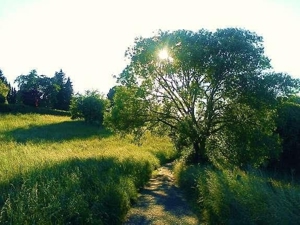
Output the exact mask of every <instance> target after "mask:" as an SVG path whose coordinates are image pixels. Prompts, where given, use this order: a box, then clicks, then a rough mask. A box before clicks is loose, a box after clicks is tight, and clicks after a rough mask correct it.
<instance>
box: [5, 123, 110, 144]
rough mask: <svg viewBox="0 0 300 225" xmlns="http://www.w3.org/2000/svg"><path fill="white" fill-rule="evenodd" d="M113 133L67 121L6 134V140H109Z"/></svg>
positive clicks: (23, 141)
mask: <svg viewBox="0 0 300 225" xmlns="http://www.w3.org/2000/svg"><path fill="white" fill-rule="evenodd" d="M110 135H112V133H111V132H110V131H108V130H106V129H105V128H103V127H99V126H95V125H91V124H87V123H85V122H83V121H65V122H61V123H55V124H48V125H31V126H29V127H26V128H17V129H14V130H10V131H7V132H5V133H4V136H5V139H6V140H12V141H16V142H19V143H26V142H29V141H30V142H60V141H66V140H75V139H86V138H89V137H92V136H97V137H98V138H107V137H109V136H110Z"/></svg>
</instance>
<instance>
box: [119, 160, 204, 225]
mask: <svg viewBox="0 0 300 225" xmlns="http://www.w3.org/2000/svg"><path fill="white" fill-rule="evenodd" d="M171 167H172V165H171V164H167V165H165V166H163V167H160V168H159V169H158V173H157V174H156V175H154V176H153V177H152V178H151V179H150V181H149V183H148V184H147V185H146V187H145V188H144V189H143V190H142V191H141V195H140V197H139V199H138V202H137V204H136V205H134V206H133V208H132V209H130V211H129V213H128V214H127V217H126V222H125V223H124V225H143V224H149V225H150V224H155V225H167V224H189V225H193V224H199V222H198V219H197V216H196V215H195V214H194V213H193V212H192V211H191V210H190V208H189V206H188V204H187V202H186V201H185V200H184V198H183V196H182V194H181V192H180V190H179V188H178V187H176V186H175V183H174V177H173V174H172V171H171Z"/></svg>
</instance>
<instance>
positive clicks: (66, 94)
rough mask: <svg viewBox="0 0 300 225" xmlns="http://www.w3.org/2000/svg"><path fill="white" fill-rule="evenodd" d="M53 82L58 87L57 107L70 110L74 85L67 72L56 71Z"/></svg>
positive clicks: (55, 106)
mask: <svg viewBox="0 0 300 225" xmlns="http://www.w3.org/2000/svg"><path fill="white" fill-rule="evenodd" d="M53 82H54V84H55V85H56V87H58V90H59V91H58V93H57V96H56V102H55V105H54V108H55V109H61V110H69V108H70V104H71V99H72V95H73V85H72V82H71V80H70V78H66V75H65V73H64V72H63V71H62V70H60V71H59V72H55V75H54V77H53Z"/></svg>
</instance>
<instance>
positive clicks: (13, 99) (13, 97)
mask: <svg viewBox="0 0 300 225" xmlns="http://www.w3.org/2000/svg"><path fill="white" fill-rule="evenodd" d="M8 87H9V92H8V94H7V96H6V99H7V102H8V104H16V103H17V91H16V89H15V88H14V87H12V86H11V85H10V84H8Z"/></svg>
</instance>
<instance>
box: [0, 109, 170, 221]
mask: <svg viewBox="0 0 300 225" xmlns="http://www.w3.org/2000/svg"><path fill="white" fill-rule="evenodd" d="M174 156H175V152H174V149H173V147H172V144H171V143H170V142H169V140H168V139H167V138H158V137H153V136H150V135H148V137H147V138H146V139H145V140H144V142H143V144H142V146H137V145H135V144H133V143H132V142H131V139H129V138H120V137H118V136H115V135H113V134H111V133H110V132H108V131H106V130H104V129H101V128H99V127H97V126H90V125H87V124H85V123H84V122H82V121H71V120H70V119H69V118H68V117H63V116H50V115H37V114H26V115H22V114H19V115H1V117H0V192H1V196H0V209H1V213H0V223H1V224H3V223H4V224H5V223H8V224H21V223H22V224H66V223H75V224H107V223H111V222H113V224H119V223H120V222H121V221H122V219H123V218H124V215H125V213H126V212H127V210H128V209H129V207H130V203H131V201H134V200H135V199H136V196H137V190H138V188H140V187H141V186H143V185H144V184H145V182H146V181H147V180H148V179H149V177H150V175H151V172H152V171H153V169H154V168H156V167H158V166H159V164H160V163H162V160H170V159H171V158H173V157H174ZM108 221H110V222H108Z"/></svg>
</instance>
